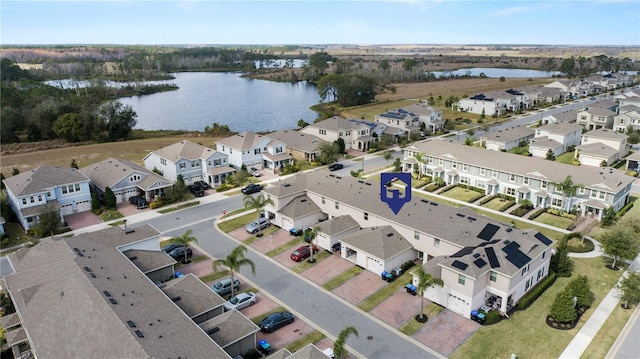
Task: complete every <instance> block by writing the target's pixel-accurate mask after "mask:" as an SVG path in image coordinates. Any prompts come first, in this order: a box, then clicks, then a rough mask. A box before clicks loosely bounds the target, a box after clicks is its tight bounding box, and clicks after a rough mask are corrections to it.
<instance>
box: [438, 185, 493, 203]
mask: <svg viewBox="0 0 640 359" xmlns="http://www.w3.org/2000/svg"><path fill="white" fill-rule="evenodd" d="M440 195H441V196H444V197H449V198H453V199H457V200H459V201H464V202H468V203H471V202H474V201H476V200H477V199H479V198H480V197H483V196H484V195H483V194H482V193H479V192H476V191H474V190H470V189H465V188H461V187H453V188H452V189H450V190H448V191H447V192H444V193H440Z"/></svg>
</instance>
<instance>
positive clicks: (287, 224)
mask: <svg viewBox="0 0 640 359" xmlns="http://www.w3.org/2000/svg"><path fill="white" fill-rule="evenodd" d="M281 228H282V229H284V230H285V231H288V230H289V229H290V228H293V221H292V220H290V219H286V218H283V219H282V227H281ZM300 229H302V228H300Z"/></svg>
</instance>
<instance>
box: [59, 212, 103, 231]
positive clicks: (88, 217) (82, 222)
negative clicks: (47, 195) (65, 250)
mask: <svg viewBox="0 0 640 359" xmlns="http://www.w3.org/2000/svg"><path fill="white" fill-rule="evenodd" d="M64 221H65V222H67V224H68V225H69V227H70V228H71V229H80V228H84V227H89V226H92V225H94V224H99V223H102V220H101V219H100V217H98V216H96V215H95V214H93V212H91V211H84V212H79V213H73V214H68V215H66V216H64Z"/></svg>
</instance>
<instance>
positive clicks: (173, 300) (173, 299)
mask: <svg viewBox="0 0 640 359" xmlns="http://www.w3.org/2000/svg"><path fill="white" fill-rule="evenodd" d="M180 299H182V297H180V296H177V297H173V298H171V301H172V302H177V301H179V300H180Z"/></svg>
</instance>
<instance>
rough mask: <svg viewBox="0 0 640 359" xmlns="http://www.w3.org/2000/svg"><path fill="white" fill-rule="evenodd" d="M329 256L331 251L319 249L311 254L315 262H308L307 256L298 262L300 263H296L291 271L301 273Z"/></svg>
mask: <svg viewBox="0 0 640 359" xmlns="http://www.w3.org/2000/svg"><path fill="white" fill-rule="evenodd" d="M330 256H331V253H329V252H327V251H320V252H318V253H316V254H314V255H313V259H314V260H315V262H313V263H309V258H307V259H305V260H303V261H302V262H300V264H298V265H297V266H295V267H293V268H291V270H292V271H294V272H296V273H302V272H304V271H306V270H307V269H309V268H311V267H313V266H314V265H315V264H316V263H318V262H320V261H322V260H323V259H325V258H329V257H330Z"/></svg>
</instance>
